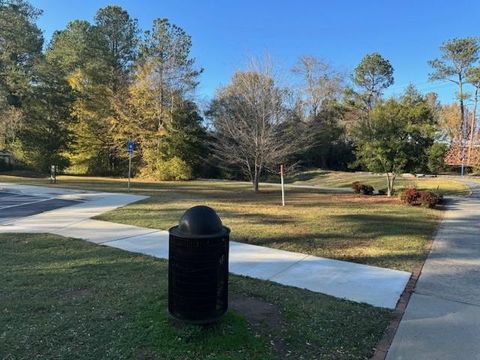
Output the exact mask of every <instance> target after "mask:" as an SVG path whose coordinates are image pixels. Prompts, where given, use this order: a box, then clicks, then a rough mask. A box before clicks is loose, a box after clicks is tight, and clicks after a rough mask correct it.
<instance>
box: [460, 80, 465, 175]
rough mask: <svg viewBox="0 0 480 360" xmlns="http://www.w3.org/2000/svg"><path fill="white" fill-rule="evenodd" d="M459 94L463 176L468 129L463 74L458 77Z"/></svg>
mask: <svg viewBox="0 0 480 360" xmlns="http://www.w3.org/2000/svg"><path fill="white" fill-rule="evenodd" d="M458 96H459V98H460V118H461V119H460V121H461V123H460V128H461V130H460V133H461V136H462V139H461V146H462V153H461V158H462V159H461V162H462V164H461V170H460V171H461V175H462V176H463V175H464V173H465V140H466V139H465V135H466V134H465V130H466V126H465V105H464V103H463V80H462V76H461V75H459V77H458Z"/></svg>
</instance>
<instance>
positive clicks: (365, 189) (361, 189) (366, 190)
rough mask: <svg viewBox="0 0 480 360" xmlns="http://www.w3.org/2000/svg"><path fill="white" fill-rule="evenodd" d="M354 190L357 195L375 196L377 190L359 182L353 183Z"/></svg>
mask: <svg viewBox="0 0 480 360" xmlns="http://www.w3.org/2000/svg"><path fill="white" fill-rule="evenodd" d="M352 189H353V192H354V193H355V194H363V195H373V192H374V191H375V189H374V188H373V186H370V185H365V184H362V183H361V182H359V181H355V182H353V183H352Z"/></svg>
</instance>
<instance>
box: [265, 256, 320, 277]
mask: <svg viewBox="0 0 480 360" xmlns="http://www.w3.org/2000/svg"><path fill="white" fill-rule="evenodd" d="M310 256H311V255H305V256H304V257H302V258H301V259H299V260H297V261H295V262H294V263H293V264H290V265H288V266H287V267H286V268H285V269H283V270H280V271H279V272H277V273H276V274H274V275H272V276H270V277H269V278H268V280H272V279H273V278H274V277H275V276H277V275H280V274H281V273H283V272H285V271H287V270H289V269H290V268H292V267H293V266H295V265H297V264H298V263H299V262H300V261H303V260H305V259H306V258H307V257H310Z"/></svg>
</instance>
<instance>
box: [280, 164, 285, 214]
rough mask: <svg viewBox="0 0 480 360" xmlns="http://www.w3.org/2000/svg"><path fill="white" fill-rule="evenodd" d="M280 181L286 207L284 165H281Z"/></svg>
mask: <svg viewBox="0 0 480 360" xmlns="http://www.w3.org/2000/svg"><path fill="white" fill-rule="evenodd" d="M280 180H281V183H282V206H285V184H284V183H283V165H280Z"/></svg>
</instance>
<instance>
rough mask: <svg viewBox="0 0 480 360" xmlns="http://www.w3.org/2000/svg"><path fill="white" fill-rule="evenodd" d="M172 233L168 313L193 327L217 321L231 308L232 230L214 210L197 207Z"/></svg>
mask: <svg viewBox="0 0 480 360" xmlns="http://www.w3.org/2000/svg"><path fill="white" fill-rule="evenodd" d="M169 233H170V236H169V255H168V259H169V263H168V311H169V313H170V314H171V315H172V316H173V317H175V318H176V319H179V320H182V321H184V322H187V323H190V324H209V323H214V322H216V321H218V320H219V319H220V318H221V317H222V316H223V315H224V314H225V312H226V311H227V309H228V251H229V235H230V229H229V228H227V227H226V226H223V225H222V221H221V220H220V218H219V217H218V215H217V213H216V212H215V210H213V209H212V208H210V207H208V206H195V207H193V208H191V209H189V210H187V211H186V212H185V214H183V216H182V218H181V219H180V224H179V225H178V226H174V227H172V228H171V229H170V230H169Z"/></svg>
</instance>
